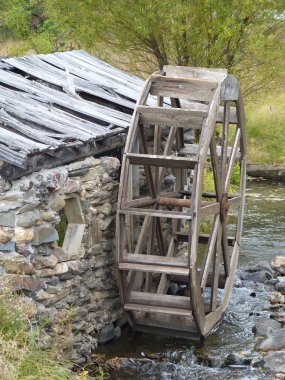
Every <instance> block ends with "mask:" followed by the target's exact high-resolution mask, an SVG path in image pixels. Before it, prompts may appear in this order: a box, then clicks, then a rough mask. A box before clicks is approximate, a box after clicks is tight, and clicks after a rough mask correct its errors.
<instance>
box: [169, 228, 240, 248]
mask: <svg viewBox="0 0 285 380" xmlns="http://www.w3.org/2000/svg"><path fill="white" fill-rule="evenodd" d="M175 236H176V238H177V240H179V241H184V242H188V241H189V234H186V233H183V232H176V234H175ZM209 237H210V235H207V234H200V235H199V237H198V242H199V243H200V244H207V243H208V241H209ZM227 240H228V245H229V246H231V247H233V246H234V244H235V237H233V236H228V237H227Z"/></svg>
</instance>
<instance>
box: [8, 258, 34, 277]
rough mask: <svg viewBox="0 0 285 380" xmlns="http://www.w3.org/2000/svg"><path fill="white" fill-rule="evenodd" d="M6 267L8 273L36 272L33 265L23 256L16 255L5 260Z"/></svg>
mask: <svg viewBox="0 0 285 380" xmlns="http://www.w3.org/2000/svg"><path fill="white" fill-rule="evenodd" d="M4 268H5V270H6V272H7V273H15V274H29V275H31V274H34V273H35V270H34V267H33V265H32V264H31V263H30V261H29V260H27V259H26V258H25V257H23V256H16V257H13V258H11V259H9V260H5V262H4Z"/></svg>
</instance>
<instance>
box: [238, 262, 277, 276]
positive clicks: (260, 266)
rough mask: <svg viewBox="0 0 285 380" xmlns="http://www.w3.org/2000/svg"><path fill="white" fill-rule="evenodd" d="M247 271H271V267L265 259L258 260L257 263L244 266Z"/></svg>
mask: <svg viewBox="0 0 285 380" xmlns="http://www.w3.org/2000/svg"><path fill="white" fill-rule="evenodd" d="M245 270H246V271H247V272H259V271H265V272H269V273H271V274H272V273H273V272H274V271H273V269H272V268H271V266H270V264H269V263H268V262H267V261H259V262H258V263H256V264H254V265H251V266H247V267H246V268H245Z"/></svg>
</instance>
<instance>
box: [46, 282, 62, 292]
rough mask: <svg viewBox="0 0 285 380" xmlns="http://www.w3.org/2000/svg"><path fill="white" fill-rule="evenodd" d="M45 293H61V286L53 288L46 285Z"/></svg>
mask: <svg viewBox="0 0 285 380" xmlns="http://www.w3.org/2000/svg"><path fill="white" fill-rule="evenodd" d="M45 291H46V292H47V293H50V294H55V293H58V292H61V291H62V286H61V285H60V284H58V285H56V286H53V285H48V286H47V287H46V289H45Z"/></svg>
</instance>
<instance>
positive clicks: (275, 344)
mask: <svg viewBox="0 0 285 380" xmlns="http://www.w3.org/2000/svg"><path fill="white" fill-rule="evenodd" d="M260 349H261V350H262V351H277V350H284V349H285V329H278V330H277V331H275V332H273V333H272V334H271V335H270V336H269V337H268V338H267V339H265V340H264V341H263V342H261V344H260Z"/></svg>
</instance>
